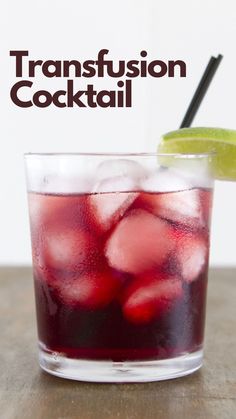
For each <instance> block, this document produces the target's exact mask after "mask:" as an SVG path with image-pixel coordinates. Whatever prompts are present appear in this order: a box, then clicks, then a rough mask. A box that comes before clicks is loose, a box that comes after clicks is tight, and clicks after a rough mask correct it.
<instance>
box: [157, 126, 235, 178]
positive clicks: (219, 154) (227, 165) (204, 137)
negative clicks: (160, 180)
mask: <svg viewBox="0 0 236 419" xmlns="http://www.w3.org/2000/svg"><path fill="white" fill-rule="evenodd" d="M209 152H215V153H216V154H215V156H214V158H212V159H211V162H210V164H211V171H212V173H213V176H214V177H215V179H221V180H233V181H236V131H235V130H229V129H223V128H208V127H207V128H206V127H204V128H202V127H197V128H183V129H179V130H177V131H171V132H168V133H167V134H165V135H163V136H162V138H161V142H160V144H159V146H158V153H187V154H189V153H190V154H195V153H209Z"/></svg>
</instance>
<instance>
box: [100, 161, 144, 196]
mask: <svg viewBox="0 0 236 419" xmlns="http://www.w3.org/2000/svg"><path fill="white" fill-rule="evenodd" d="M145 174H146V171H145V169H144V167H143V166H142V165H141V164H139V163H138V162H136V161H134V160H129V159H117V158H116V159H109V160H106V161H103V162H102V163H100V164H99V166H98V167H97V170H96V179H97V180H98V181H101V180H103V179H109V178H114V177H129V178H130V179H133V180H134V181H136V183H137V181H139V179H141V178H142V177H144V176H145ZM109 192H111V191H109Z"/></svg>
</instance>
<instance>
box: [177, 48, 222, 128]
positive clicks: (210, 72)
mask: <svg viewBox="0 0 236 419" xmlns="http://www.w3.org/2000/svg"><path fill="white" fill-rule="evenodd" d="M222 58H223V56H222V55H221V54H219V55H218V57H217V58H216V57H211V58H210V60H209V62H208V64H207V66H206V69H205V71H204V73H203V75H202V78H201V80H200V82H199V84H198V87H197V89H196V91H195V93H194V96H193V98H192V100H191V102H190V104H189V107H188V109H187V112H186V114H185V116H184V119H183V121H182V123H181V125H180V128H187V127H190V125H191V123H192V121H193V118H194V117H195V115H196V113H197V111H198V109H199V107H200V105H201V102H202V99H203V98H204V96H205V94H206V92H207V89H208V87H209V86H210V83H211V81H212V79H213V77H214V75H215V72H216V70H217V68H218V66H219V64H220V62H221V60H222Z"/></svg>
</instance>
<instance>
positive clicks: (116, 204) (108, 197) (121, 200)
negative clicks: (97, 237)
mask: <svg viewBox="0 0 236 419" xmlns="http://www.w3.org/2000/svg"><path fill="white" fill-rule="evenodd" d="M137 195H138V194H137V193H135V192H130V193H128V192H119V193H99V194H93V195H90V198H89V202H90V207H91V211H92V213H93V215H94V217H95V219H96V222H97V224H98V225H99V226H100V228H101V229H102V230H103V231H106V230H109V229H110V228H111V227H112V225H114V224H115V223H116V222H117V221H118V220H119V219H120V218H121V217H123V215H124V213H125V211H126V210H127V209H128V208H129V207H130V206H131V205H132V203H133V202H134V200H135V199H136V197H137Z"/></svg>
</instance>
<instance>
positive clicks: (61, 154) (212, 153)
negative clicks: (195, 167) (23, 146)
mask: <svg viewBox="0 0 236 419" xmlns="http://www.w3.org/2000/svg"><path fill="white" fill-rule="evenodd" d="M216 154H217V153H216V152H215V151H210V152H205V153H157V152H56V153H55V152H48V153H47V152H46V153H34V152H33V153H31V152H27V153H24V158H30V157H74V156H75V157H76V156H77V157H172V158H173V157H174V158H186V159H187V158H190V159H191V158H192V159H194V158H196V159H197V158H209V157H212V156H215V155H216Z"/></svg>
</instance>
